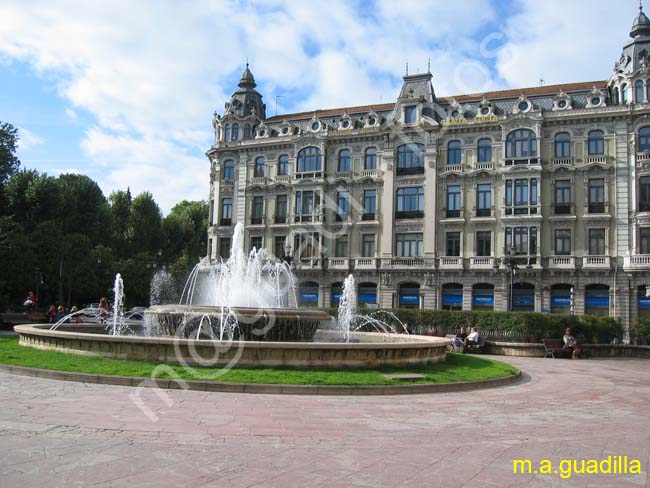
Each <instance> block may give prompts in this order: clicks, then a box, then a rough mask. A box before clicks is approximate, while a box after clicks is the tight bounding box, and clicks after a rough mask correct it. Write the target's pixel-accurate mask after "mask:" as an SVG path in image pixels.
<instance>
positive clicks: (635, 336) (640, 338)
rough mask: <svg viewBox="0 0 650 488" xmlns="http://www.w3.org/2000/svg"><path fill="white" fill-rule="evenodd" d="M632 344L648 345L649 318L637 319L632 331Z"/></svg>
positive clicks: (649, 343)
mask: <svg viewBox="0 0 650 488" xmlns="http://www.w3.org/2000/svg"><path fill="white" fill-rule="evenodd" d="M631 339H632V343H633V344H639V345H650V318H647V319H646V318H644V319H639V320H638V322H637V323H636V324H635V326H634V329H633V330H632V338H631Z"/></svg>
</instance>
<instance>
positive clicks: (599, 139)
mask: <svg viewBox="0 0 650 488" xmlns="http://www.w3.org/2000/svg"><path fill="white" fill-rule="evenodd" d="M601 154H605V134H604V133H603V131H602V130H592V131H591V132H589V155H590V156H598V155H601Z"/></svg>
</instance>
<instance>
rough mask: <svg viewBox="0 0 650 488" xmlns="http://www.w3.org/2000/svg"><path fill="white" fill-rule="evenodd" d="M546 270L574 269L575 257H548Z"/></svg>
mask: <svg viewBox="0 0 650 488" xmlns="http://www.w3.org/2000/svg"><path fill="white" fill-rule="evenodd" d="M548 269H560V270H562V269H576V258H575V256H549V258H548Z"/></svg>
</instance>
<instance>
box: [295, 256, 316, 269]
mask: <svg viewBox="0 0 650 488" xmlns="http://www.w3.org/2000/svg"><path fill="white" fill-rule="evenodd" d="M293 262H294V263H295V267H296V269H297V270H310V269H316V270H319V269H321V268H322V266H321V259H320V258H301V259H296V260H294V261H293Z"/></svg>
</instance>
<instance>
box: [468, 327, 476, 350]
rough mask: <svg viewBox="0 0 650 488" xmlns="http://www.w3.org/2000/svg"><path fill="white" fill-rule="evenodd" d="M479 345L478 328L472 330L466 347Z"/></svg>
mask: <svg viewBox="0 0 650 488" xmlns="http://www.w3.org/2000/svg"><path fill="white" fill-rule="evenodd" d="M478 345H479V334H478V330H476V327H472V328H471V329H470V333H469V335H468V336H467V337H466V338H465V347H472V346H478Z"/></svg>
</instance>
